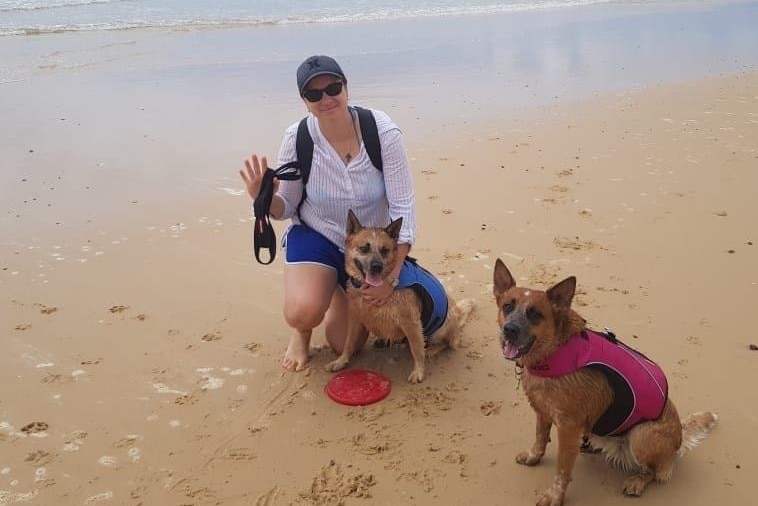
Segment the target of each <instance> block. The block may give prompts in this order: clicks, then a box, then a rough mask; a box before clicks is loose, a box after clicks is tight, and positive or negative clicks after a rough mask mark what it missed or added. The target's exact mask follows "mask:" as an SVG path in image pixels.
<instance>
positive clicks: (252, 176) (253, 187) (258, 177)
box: [240, 153, 279, 199]
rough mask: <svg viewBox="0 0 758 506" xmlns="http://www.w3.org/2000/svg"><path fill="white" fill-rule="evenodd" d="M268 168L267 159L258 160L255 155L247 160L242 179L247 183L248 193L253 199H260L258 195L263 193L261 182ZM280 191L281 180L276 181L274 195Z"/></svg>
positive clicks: (241, 172)
mask: <svg viewBox="0 0 758 506" xmlns="http://www.w3.org/2000/svg"><path fill="white" fill-rule="evenodd" d="M267 168H268V161H267V160H266V157H265V156H264V157H262V158H261V159H260V161H259V160H258V155H256V154H255V153H253V155H252V156H250V158H248V159H247V160H245V167H244V168H243V169H241V170H240V177H241V178H242V181H244V183H245V188H247V193H248V194H249V195H250V196H251V197H252V198H253V199H256V198H257V197H258V193H260V191H261V182H262V181H263V173H264V172H266V169H267ZM278 189H279V180H278V179H274V193H276V190H278Z"/></svg>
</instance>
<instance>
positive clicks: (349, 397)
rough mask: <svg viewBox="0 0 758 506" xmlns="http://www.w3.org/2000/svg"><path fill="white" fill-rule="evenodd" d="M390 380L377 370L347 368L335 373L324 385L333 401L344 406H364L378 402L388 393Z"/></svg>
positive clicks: (325, 390)
mask: <svg viewBox="0 0 758 506" xmlns="http://www.w3.org/2000/svg"><path fill="white" fill-rule="evenodd" d="M390 387H391V383H390V380H389V379H387V378H385V377H384V376H382V375H381V374H379V373H378V372H374V371H369V370H366V369H349V370H347V371H344V372H341V373H339V374H336V375H335V376H334V377H333V378H332V379H331V380H330V381H329V383H327V384H326V386H325V387H324V392H326V395H328V396H329V398H330V399H332V400H333V401H335V402H338V403H340V404H345V405H346V406H366V405H368V404H373V403H375V402H379V401H381V400H382V399H384V398H385V397H387V395H388V394H389V393H390Z"/></svg>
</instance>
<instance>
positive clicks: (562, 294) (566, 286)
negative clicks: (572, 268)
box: [547, 276, 576, 309]
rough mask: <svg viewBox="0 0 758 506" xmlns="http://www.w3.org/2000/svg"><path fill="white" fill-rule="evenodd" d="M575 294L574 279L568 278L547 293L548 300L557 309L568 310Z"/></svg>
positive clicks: (572, 277)
mask: <svg viewBox="0 0 758 506" xmlns="http://www.w3.org/2000/svg"><path fill="white" fill-rule="evenodd" d="M575 292H576V277H574V276H569V277H568V278H566V279H564V280H563V281H561V282H560V283H558V284H556V285H555V286H553V287H552V288H550V289H549V290H548V291H547V298H548V300H549V301H550V302H551V303H552V304H553V305H554V306H557V307H560V308H564V309H568V308H570V307H571V301H572V300H573V299H574V293H575Z"/></svg>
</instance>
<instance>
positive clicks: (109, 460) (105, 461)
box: [97, 455, 118, 468]
mask: <svg viewBox="0 0 758 506" xmlns="http://www.w3.org/2000/svg"><path fill="white" fill-rule="evenodd" d="M97 463H98V464H100V465H101V466H103V467H110V468H116V467H117V466H118V459H117V458H116V457H111V456H110V455H103V456H102V457H100V458H99V459H97Z"/></svg>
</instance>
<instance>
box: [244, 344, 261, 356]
mask: <svg viewBox="0 0 758 506" xmlns="http://www.w3.org/2000/svg"><path fill="white" fill-rule="evenodd" d="M244 348H245V349H246V350H247V351H249V352H251V353H256V352H258V350H260V349H261V345H260V343H255V342H253V343H247V344H246V345H245V346H244Z"/></svg>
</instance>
